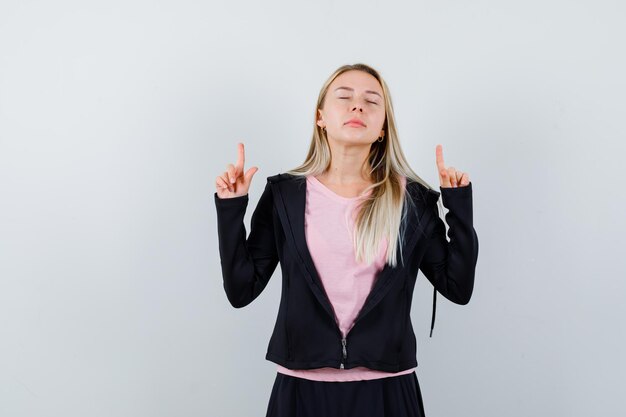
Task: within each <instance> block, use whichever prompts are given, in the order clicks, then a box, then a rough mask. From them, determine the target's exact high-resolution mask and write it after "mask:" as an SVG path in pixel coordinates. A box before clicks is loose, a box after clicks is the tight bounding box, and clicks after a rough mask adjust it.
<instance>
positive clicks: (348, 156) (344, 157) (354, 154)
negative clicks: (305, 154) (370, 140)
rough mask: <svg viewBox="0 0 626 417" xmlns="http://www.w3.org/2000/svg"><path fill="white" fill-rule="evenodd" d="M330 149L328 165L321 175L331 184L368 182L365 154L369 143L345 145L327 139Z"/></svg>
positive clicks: (368, 149) (366, 154)
mask: <svg viewBox="0 0 626 417" xmlns="http://www.w3.org/2000/svg"><path fill="white" fill-rule="evenodd" d="M329 143H330V151H331V162H330V167H329V168H328V170H326V171H325V172H324V173H323V174H322V175H321V176H322V177H323V178H324V179H326V181H327V182H330V183H333V184H339V185H341V184H353V183H362V182H370V175H369V173H368V168H369V164H368V163H367V156H368V155H369V152H370V146H371V145H369V144H366V145H358V146H354V145H353V146H345V145H342V144H338V143H336V142H334V141H329Z"/></svg>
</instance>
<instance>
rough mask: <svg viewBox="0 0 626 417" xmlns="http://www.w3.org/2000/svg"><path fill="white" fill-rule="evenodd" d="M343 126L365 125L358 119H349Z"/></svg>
mask: <svg viewBox="0 0 626 417" xmlns="http://www.w3.org/2000/svg"><path fill="white" fill-rule="evenodd" d="M345 124H347V125H353V126H363V127H365V123H363V122H362V121H361V120H359V119H350V120H348V121H347V122H346V123H345Z"/></svg>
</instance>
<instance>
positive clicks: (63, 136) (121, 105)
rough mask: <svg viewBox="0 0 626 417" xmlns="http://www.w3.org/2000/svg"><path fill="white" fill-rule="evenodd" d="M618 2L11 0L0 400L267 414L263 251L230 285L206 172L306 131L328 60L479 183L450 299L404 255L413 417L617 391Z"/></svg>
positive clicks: (2, 14) (624, 35)
mask: <svg viewBox="0 0 626 417" xmlns="http://www.w3.org/2000/svg"><path fill="white" fill-rule="evenodd" d="M625 18H626V6H625V5H624V3H623V2H621V1H618V0H615V1H608V0H595V1H591V0H569V1H565V0H560V1H559V0H527V1H523V2H522V1H511V0H482V1H471V0H470V1H460V0H459V1H442V0H437V1H405V2H398V1H385V2H383V1H367V0H365V1H363V0H362V1H328V0H316V1H307V2H302V1H286V0H285V1H277V0H271V1H249V0H246V1H234V2H228V3H227V2H225V1H221V2H218V1H184V0H183V1H181V0H177V1H171V0H170V1H148V0H145V1H137V0H124V1H90V2H84V1H63V0H59V1H55V2H46V1H6V0H5V1H2V3H0V415H2V416H6V417H22V416H24V417H31V416H33V417H34V416H63V417H73V416H90V417H100V416H103V417H104V416H106V417H109V416H128V417H135V416H150V417H153V416H185V417H195V416H198V417H199V416H219V417H242V416H243V417H246V416H250V417H252V416H264V415H265V411H266V407H267V401H268V399H269V396H270V392H271V388H272V384H273V381H274V378H275V375H276V365H275V364H274V363H272V362H269V361H266V360H265V358H264V357H265V353H266V348H267V343H268V341H269V337H270V334H271V330H272V328H273V326H274V322H275V318H276V313H277V311H278V301H279V298H280V280H281V276H280V268H277V270H276V272H275V274H274V276H273V278H272V279H271V280H270V283H269V284H268V286H267V287H266V289H265V291H264V292H263V293H262V294H261V295H260V296H259V298H258V299H256V300H255V301H254V302H253V303H252V304H250V305H249V306H247V307H246V308H243V309H234V308H233V307H231V306H230V304H229V303H228V301H227V299H226V295H225V293H224V290H223V287H222V276H221V269H220V260H219V253H218V247H217V235H216V226H217V224H216V213H215V204H214V201H213V198H214V196H213V193H214V192H215V178H216V177H217V176H218V175H220V174H222V173H223V172H224V170H225V168H226V165H227V164H228V163H231V162H233V163H234V162H235V161H236V158H237V142H239V141H241V142H244V143H245V146H246V169H247V168H248V167H252V166H258V167H259V168H260V170H259V171H258V172H257V174H256V175H255V177H254V179H253V183H252V187H251V189H250V201H249V204H248V210H247V212H246V218H245V224H246V228H248V227H249V220H250V217H251V213H252V211H253V209H254V207H255V206H256V203H257V201H258V198H259V196H260V193H261V191H262V190H263V187H264V186H265V183H266V178H267V177H268V176H270V175H274V174H277V173H279V172H284V171H286V170H288V169H290V168H293V167H295V166H296V165H298V164H300V163H301V162H302V161H303V160H304V157H305V155H306V151H307V149H308V146H309V142H310V139H311V134H312V131H313V120H314V114H315V108H314V106H315V100H316V98H317V95H318V92H319V89H320V88H321V86H322V83H323V82H324V80H325V79H326V78H327V77H328V76H329V75H330V74H331V73H332V71H334V70H335V69H336V68H337V67H339V66H340V65H343V64H346V63H355V62H364V63H367V64H369V65H372V66H373V67H375V68H376V69H378V70H379V71H380V72H381V74H382V76H383V77H384V78H385V79H386V81H387V82H388V84H389V87H390V89H391V96H392V99H393V103H394V106H395V114H396V118H397V123H398V129H399V134H400V141H401V144H402V146H403V149H404V152H405V153H406V155H407V157H408V159H409V161H410V162H411V165H412V167H413V169H414V170H415V171H416V172H417V173H418V175H420V176H421V177H422V178H424V179H425V180H426V181H427V182H428V183H429V184H431V185H432V186H434V187H438V186H439V180H438V176H437V171H436V166H435V146H436V145H437V144H438V143H441V144H442V145H443V151H444V158H445V162H446V164H447V165H449V166H454V167H455V168H457V169H459V170H462V171H464V172H468V173H469V175H470V178H471V180H472V182H473V192H474V193H473V204H474V227H475V229H476V231H477V233H478V237H479V241H480V252H479V258H478V265H477V269H476V285H475V290H474V295H473V298H472V300H471V301H470V303H469V304H468V305H466V306H459V305H455V304H453V303H451V302H449V301H448V300H446V299H444V298H443V297H439V298H438V304H437V321H436V324H435V330H434V334H433V337H432V338H429V337H428V332H429V327H430V314H431V307H432V306H431V302H432V286H431V285H430V283H429V282H428V281H427V280H426V279H425V278H424V276H423V275H421V273H420V274H419V275H418V284H417V286H416V288H415V293H414V299H413V300H414V301H413V309H412V312H411V314H412V320H413V323H414V327H415V332H416V336H417V340H418V355H417V360H418V362H419V365H418V368H417V375H418V379H419V382H420V385H421V388H422V394H423V397H424V402H425V408H426V414H427V416H428V417H450V416H481V417H500V416H509V417H517V416H520V417H521V416H524V417H525V416H569V417H578V416H588V415H595V416H617V415H623V413H624V407H623V398H622V396H623V393H624V388H625V384H624V379H623V376H624V373H625V372H626V364H625V362H626V361H625V359H624V353H623V352H624V344H625V343H626V335H625V331H624V330H625V329H624V324H623V318H624V316H625V314H626V308H625V307H624V301H625V295H626V291H625V290H626V284H625V278H626V261H625V258H626V256H624V247H625V244H624V236H625V232H626V230H625V229H626V227H625V220H624V204H625V203H626V199H625V195H624V191H623V178H624V169H623V162H624V153H625V151H626V144H625V143H626V127H625V125H624V120H625V116H626V105H625V101H624V97H625V96H626V81H625V77H624V74H626V58H625V56H624V51H625V45H624V39H626V26H624V21H625Z"/></svg>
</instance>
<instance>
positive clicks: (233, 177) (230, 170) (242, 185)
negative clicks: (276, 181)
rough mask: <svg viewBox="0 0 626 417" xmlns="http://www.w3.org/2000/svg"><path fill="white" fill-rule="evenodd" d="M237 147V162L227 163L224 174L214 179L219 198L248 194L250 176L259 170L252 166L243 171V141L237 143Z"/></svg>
mask: <svg viewBox="0 0 626 417" xmlns="http://www.w3.org/2000/svg"><path fill="white" fill-rule="evenodd" d="M238 147H239V158H238V159H237V164H236V165H233V164H228V165H227V166H226V171H224V174H222V175H220V176H218V177H217V178H216V180H215V188H216V190H217V196H218V197H219V198H234V197H241V196H243V195H246V194H248V190H249V189H250V183H251V182H252V176H253V175H254V174H255V173H256V172H257V171H258V170H259V168H257V167H252V168H250V169H249V170H248V172H246V173H245V174H244V173H243V164H244V161H245V159H246V158H245V155H244V148H243V143H238Z"/></svg>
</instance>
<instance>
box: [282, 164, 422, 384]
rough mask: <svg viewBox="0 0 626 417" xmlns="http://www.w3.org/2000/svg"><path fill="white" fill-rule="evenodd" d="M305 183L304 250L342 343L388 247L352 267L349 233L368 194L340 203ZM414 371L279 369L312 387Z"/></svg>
mask: <svg viewBox="0 0 626 417" xmlns="http://www.w3.org/2000/svg"><path fill="white" fill-rule="evenodd" d="M402 179H403V184H406V179H405V178H404V177H402ZM306 181H307V187H306V206H305V216H304V218H305V221H304V228H305V235H306V240H307V246H308V248H309V252H310V253H311V257H312V258H313V262H314V263H315V268H316V270H317V271H318V273H319V276H320V279H321V280H322V284H323V285H324V289H325V290H326V293H327V294H328V297H329V299H330V302H331V304H332V305H333V308H334V310H335V313H336V315H337V320H338V324H339V328H340V329H341V333H342V334H343V336H344V337H345V335H346V334H347V333H348V332H349V331H350V329H351V328H352V325H353V323H354V319H355V318H356V316H357V315H358V313H359V311H360V310H361V307H363V304H364V303H365V299H366V298H367V295H368V294H369V292H370V290H371V289H372V287H373V286H374V278H375V276H376V274H377V273H378V272H379V271H380V270H381V269H383V267H384V266H385V255H386V251H387V244H388V243H387V239H385V238H383V240H382V241H381V243H380V246H379V248H380V249H379V252H378V255H377V257H376V259H375V261H374V262H373V263H372V264H371V265H366V264H365V263H357V262H356V259H355V258H356V254H355V250H354V245H353V243H352V232H353V229H354V223H355V220H356V211H357V210H356V205H357V203H358V202H359V201H360V200H361V199H362V198H363V197H364V196H366V195H367V194H366V195H364V196H359V197H352V198H349V197H342V196H340V195H338V194H336V193H335V192H334V191H332V190H331V189H329V188H328V187H326V186H325V185H324V184H322V183H321V182H320V181H319V180H318V179H317V178H315V177H314V176H312V175H310V176H308V177H307V179H306ZM370 192H371V191H368V194H369V193H370ZM414 369H415V368H411V369H407V370H404V371H400V372H397V373H392V372H384V371H377V370H373V369H368V368H365V367H356V368H352V369H338V368H330V367H328V368H317V369H296V370H292V369H288V368H285V367H283V366H281V365H278V372H280V373H283V374H287V375H292V376H296V377H300V378H306V379H312V380H316V381H360V380H368V379H377V378H386V377H390V376H396V375H404V374H409V373H411V372H413V370H414Z"/></svg>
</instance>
